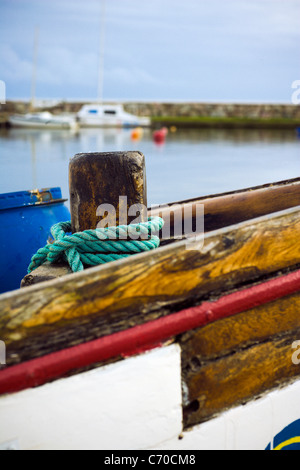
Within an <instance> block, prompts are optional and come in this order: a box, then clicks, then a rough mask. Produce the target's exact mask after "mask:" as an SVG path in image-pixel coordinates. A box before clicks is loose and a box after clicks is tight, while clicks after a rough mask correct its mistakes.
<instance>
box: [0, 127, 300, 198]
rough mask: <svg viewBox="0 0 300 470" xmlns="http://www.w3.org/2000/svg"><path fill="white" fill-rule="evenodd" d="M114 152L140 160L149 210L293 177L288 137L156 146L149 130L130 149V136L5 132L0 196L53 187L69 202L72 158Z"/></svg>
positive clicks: (258, 135) (298, 165)
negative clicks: (131, 154)
mask: <svg viewBox="0 0 300 470" xmlns="http://www.w3.org/2000/svg"><path fill="white" fill-rule="evenodd" d="M118 150H140V151H141V152H143V153H144V155H145V156H146V164H147V183H148V203H149V205H150V204H160V203H164V202H172V201H178V200H182V199H188V198H193V197H197V196H203V195H207V194H213V193H219V192H223V191H229V190H234V189H241V188H245V187H248V186H254V185H259V184H264V183H270V182H274V181H279V180H283V179H287V178H294V177H297V176H300V159H299V157H300V140H299V139H298V138H297V136H296V133H295V132H293V131H252V130H245V131H224V130H209V131H208V130H203V131H202V130H201V131H178V132H176V133H174V134H169V135H168V137H167V140H166V143H165V144H164V145H162V146H158V145H156V144H154V143H153V141H152V136H151V132H150V131H146V132H145V133H144V136H143V138H142V140H140V141H138V142H136V141H132V140H131V131H130V130H113V129H109V130H98V129H87V130H81V131H80V132H79V133H77V134H73V133H71V132H68V131H28V130H9V131H1V132H0V193H5V192H12V191H21V190H26V189H34V188H45V187H53V186H60V187H61V188H62V191H63V196H64V197H66V198H68V194H69V190H68V163H69V159H70V158H71V157H72V156H74V155H75V154H76V153H80V152H96V151H97V152H105V151H118Z"/></svg>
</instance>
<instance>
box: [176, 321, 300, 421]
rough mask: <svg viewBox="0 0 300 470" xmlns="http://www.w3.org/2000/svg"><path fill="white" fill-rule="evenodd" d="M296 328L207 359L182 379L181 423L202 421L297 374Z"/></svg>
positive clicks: (298, 369) (299, 373)
mask: <svg viewBox="0 0 300 470" xmlns="http://www.w3.org/2000/svg"><path fill="white" fill-rule="evenodd" d="M299 337H300V329H297V330H295V331H293V332H290V333H289V334H287V335H285V336H281V337H273V338H269V340H268V341H264V342H262V343H259V344H256V345H253V346H252V347H249V348H246V349H239V350H238V351H232V354H229V355H227V356H224V357H221V358H219V359H216V360H213V361H209V362H208V363H207V364H205V365H203V367H201V368H200V369H199V370H198V371H197V372H194V373H193V374H189V375H188V376H186V377H185V378H184V383H185V393H187V390H188V404H187V406H186V407H185V409H184V424H185V427H189V426H192V425H195V424H198V423H201V422H203V421H206V420H208V419H210V418H212V417H213V416H215V415H217V414H218V413H220V412H222V411H225V410H227V409H229V408H230V407H233V406H237V405H240V404H244V403H246V402H247V401H250V400H253V399H254V398H256V397H258V396H261V395H262V394H264V393H265V392H267V391H270V390H272V389H275V388H277V387H279V386H282V385H284V384H287V383H288V382H290V381H291V380H293V379H295V378H297V377H299V376H300V367H299V365H295V364H294V363H293V361H292V354H293V350H292V344H293V342H294V341H295V340H298V339H299Z"/></svg>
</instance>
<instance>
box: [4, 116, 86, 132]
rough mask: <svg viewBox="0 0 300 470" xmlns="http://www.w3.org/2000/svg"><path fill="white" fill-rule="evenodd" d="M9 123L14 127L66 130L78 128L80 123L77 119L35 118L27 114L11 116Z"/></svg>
mask: <svg viewBox="0 0 300 470" xmlns="http://www.w3.org/2000/svg"><path fill="white" fill-rule="evenodd" d="M9 124H10V125H11V126H12V127H15V128H20V129H43V130H45V129H53V130H66V129H72V130H73V129H77V128H78V124H77V122H76V121H75V120H71V119H70V120H69V119H59V118H56V119H34V118H30V117H26V115H25V116H11V117H10V118H9Z"/></svg>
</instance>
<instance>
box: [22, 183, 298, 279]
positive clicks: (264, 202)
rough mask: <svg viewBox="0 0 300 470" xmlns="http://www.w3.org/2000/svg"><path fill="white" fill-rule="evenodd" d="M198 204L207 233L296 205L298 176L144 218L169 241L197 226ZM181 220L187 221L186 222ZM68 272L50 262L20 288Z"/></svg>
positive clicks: (172, 207) (163, 209)
mask: <svg viewBox="0 0 300 470" xmlns="http://www.w3.org/2000/svg"><path fill="white" fill-rule="evenodd" d="M79 182H80V180H79ZM144 189H145V188H144ZM199 205H204V229H205V232H206V233H208V232H210V231H212V230H216V229H219V228H223V227H228V226H230V225H232V224H236V223H240V222H244V221H246V220H250V219H253V218H256V217H259V216H263V215H266V214H269V213H272V212H277V211H279V210H284V209H288V208H289V207H295V206H298V205H300V179H299V178H298V179H295V180H288V181H282V182H278V183H274V184H271V185H263V186H258V187H254V188H248V189H245V190H240V191H233V192H229V193H225V194H221V195H220V194H219V195H214V196H208V197H204V198H198V199H194V200H189V201H181V202H178V203H170V204H168V205H166V206H163V207H161V208H160V209H149V210H148V217H150V216H152V215H153V216H160V217H162V218H163V219H164V222H165V225H164V229H163V231H161V233H160V238H161V240H162V244H163V243H167V241H166V240H169V241H170V242H173V241H174V240H173V238H174V236H176V235H177V234H179V235H180V234H183V233H184V234H186V235H189V234H190V231H189V230H188V227H189V226H190V227H191V228H192V230H193V231H194V232H196V231H197V229H199V227H198V226H197V207H199ZM73 216H74V215H73ZM185 221H188V224H186V223H185ZM89 223H90V222H89ZM89 223H88V224H87V225H89ZM93 223H94V222H93ZM69 273H70V270H69V269H68V266H67V265H66V266H65V269H63V267H61V269H60V270H57V269H56V268H55V266H51V265H50V266H49V265H48V266H47V267H43V266H42V267H40V268H38V269H37V270H36V271H34V272H33V273H31V274H30V275H27V276H25V278H24V280H23V282H22V284H21V287H27V286H29V285H33V284H37V283H39V282H44V281H45V280H49V279H55V278H57V277H61V276H62V275H66V274H69Z"/></svg>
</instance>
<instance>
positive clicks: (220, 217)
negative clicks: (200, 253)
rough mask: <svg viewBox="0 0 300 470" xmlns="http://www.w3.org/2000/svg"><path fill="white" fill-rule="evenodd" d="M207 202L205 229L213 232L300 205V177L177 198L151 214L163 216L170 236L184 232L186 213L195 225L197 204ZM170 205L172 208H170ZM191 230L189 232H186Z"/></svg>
mask: <svg viewBox="0 0 300 470" xmlns="http://www.w3.org/2000/svg"><path fill="white" fill-rule="evenodd" d="M200 204H203V205H204V208H205V216H204V226H205V231H206V232H210V231H213V230H217V229H220V228H222V227H228V226H229V225H234V224H237V223H241V222H244V221H246V220H250V219H254V218H257V217H261V216H264V215H266V214H271V213H274V212H279V211H282V210H285V209H288V208H290V207H296V206H299V205H300V179H299V178H297V179H294V180H289V181H282V182H278V183H274V184H270V185H263V186H257V187H253V188H248V189H244V190H240V191H234V192H229V193H225V194H218V195H213V196H206V197H202V198H198V199H193V200H189V201H180V202H177V203H176V202H174V203H171V204H168V205H166V206H165V207H163V206H162V207H160V208H157V209H155V208H154V209H153V210H152V211H151V213H152V215H154V216H160V217H163V219H164V221H165V227H164V231H165V233H170V235H171V237H173V236H174V235H176V234H181V233H184V223H183V220H184V219H183V217H185V218H190V217H192V220H193V223H192V226H193V230H194V231H195V229H196V226H197V225H196V214H197V212H196V211H197V206H199V205H200ZM170 209H171V210H170ZM186 234H188V233H186Z"/></svg>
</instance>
